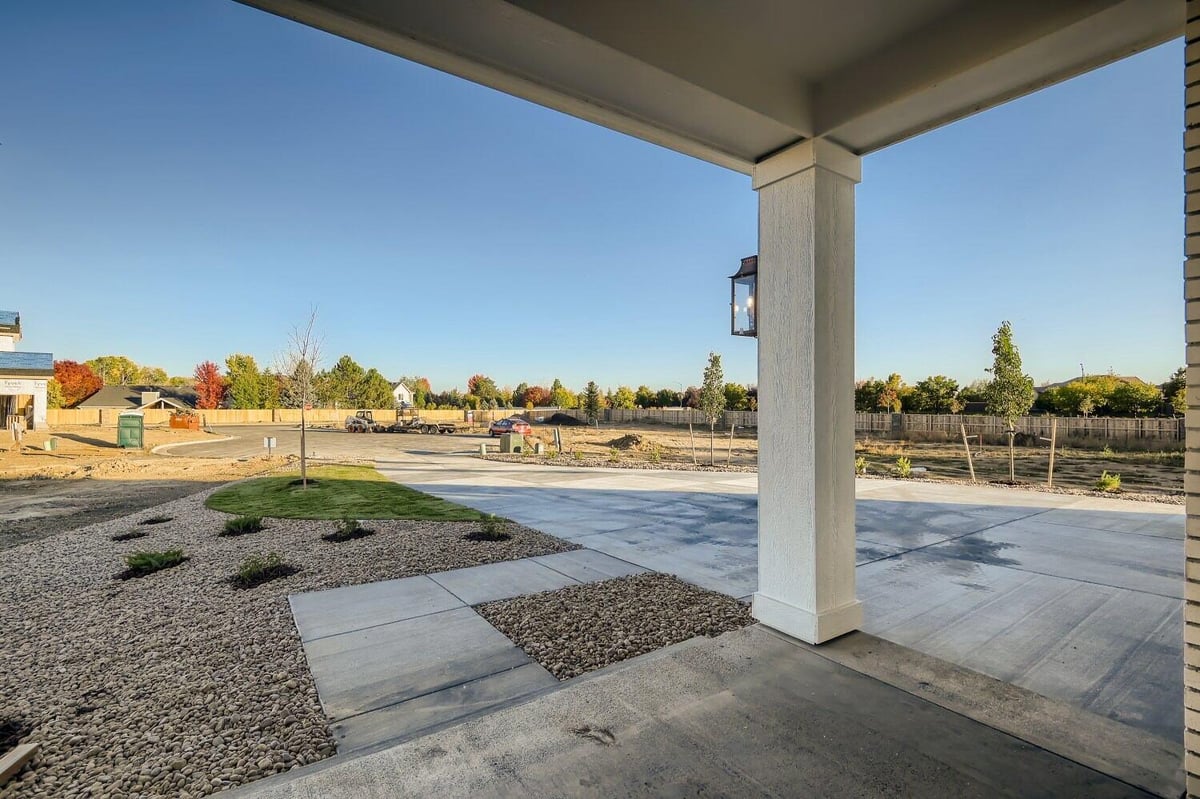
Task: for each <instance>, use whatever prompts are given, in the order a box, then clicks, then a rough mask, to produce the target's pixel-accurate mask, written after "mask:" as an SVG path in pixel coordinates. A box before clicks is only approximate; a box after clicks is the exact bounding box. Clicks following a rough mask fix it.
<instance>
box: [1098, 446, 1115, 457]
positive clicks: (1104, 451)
mask: <svg viewBox="0 0 1200 799" xmlns="http://www.w3.org/2000/svg"><path fill="white" fill-rule="evenodd" d="M1100 454H1101V455H1103V456H1104V457H1106V458H1111V457H1112V456H1114V455H1116V454H1117V453H1115V452H1113V448H1112V447H1110V446H1109V445H1108V444H1105V445H1104V449H1102V450H1100Z"/></svg>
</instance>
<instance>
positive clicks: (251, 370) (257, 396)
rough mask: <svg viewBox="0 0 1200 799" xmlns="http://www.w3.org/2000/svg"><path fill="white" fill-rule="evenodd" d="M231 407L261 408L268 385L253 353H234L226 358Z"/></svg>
mask: <svg viewBox="0 0 1200 799" xmlns="http://www.w3.org/2000/svg"><path fill="white" fill-rule="evenodd" d="M225 374H226V376H227V379H228V382H229V387H228V397H229V407H230V408H261V407H263V406H264V405H265V401H264V398H263V390H264V389H265V388H266V387H267V386H266V383H265V381H264V380H263V375H262V373H261V372H259V371H258V364H257V363H255V361H254V356H253V355H242V354H240V353H234V354H233V355H230V356H229V357H228V358H226V359H225Z"/></svg>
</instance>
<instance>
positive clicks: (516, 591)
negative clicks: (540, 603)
mask: <svg viewBox="0 0 1200 799" xmlns="http://www.w3.org/2000/svg"><path fill="white" fill-rule="evenodd" d="M429 578H430V579H431V580H433V581H434V582H436V583H437V584H438V585H440V586H442V587H443V588H445V589H446V590H447V591H449V592H450V593H452V594H454V596H456V597H457V598H458V599H460V600H462V601H463V602H464V603H466V604H468V605H478V604H479V603H481V602H494V601H496V600H497V599H508V598H510V597H514V596H521V595H522V594H536V593H537V592H539V591H553V590H554V589H555V588H563V587H564V586H568V585H575V584H576V583H577V582H578V581H577V580H574V579H572V578H570V577H568V576H566V575H565V574H563V573H561V572H557V571H555V570H554V569H551V568H549V567H548V566H543V565H542V564H540V563H537V562H535V561H534V560H533V559H531V558H525V559H523V560H506V561H503V562H501V563H488V564H485V565H483V566H472V567H470V568H467V569H455V570H454V571H448V572H439V573H438V574H431V575H429Z"/></svg>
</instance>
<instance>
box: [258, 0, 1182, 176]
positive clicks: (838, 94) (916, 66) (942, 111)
mask: <svg viewBox="0 0 1200 799" xmlns="http://www.w3.org/2000/svg"><path fill="white" fill-rule="evenodd" d="M241 2H245V3H246V4H248V5H251V6H255V7H258V8H261V9H264V10H266V11H270V12H272V13H275V14H278V15H280V16H283V17H287V18H290V19H294V20H297V21H299V22H302V23H304V24H306V25H310V26H312V27H315V28H319V29H321V30H325V31H328V32H330V33H333V34H336V35H338V36H343V37H345V38H347V39H351V40H354V41H358V42H361V43H363V44H366V45H369V46H371V47H375V48H377V49H379V50H383V51H386V52H389V53H394V54H395V55H398V56H402V57H404V58H407V59H411V60H413V61H416V62H419V63H422V64H426V65H428V66H431V67H434V68H436V69H440V70H443V71H445V72H448V73H451V74H454V75H458V76H460V77H463V78H466V79H467V80H471V81H475V82H476V83H480V84H483V85H485V86H490V87H492V88H495V89H498V90H500V91H503V92H507V93H509V94H512V95H515V96H517V97H522V98H524V99H526V100H530V101H532V102H535V103H539V104H541V105H544V106H547V107H550V108H554V109H557V110H559V111H563V112H565V113H568V114H571V115H573V116H577V117H580V118H582V119H587V120H590V121H592V122H596V123H598V124H600V125H604V126H605V127H608V128H612V129H614V130H618V131H621V132H624V133H628V134H630V135H633V136H637V137H639V138H642V139H646V140H648V141H652V142H655V143H657V144H661V145H663V146H666V147H669V148H671V149H674V150H678V151H680V152H683V153H687V154H690V155H693V156H696V157H698V158H702V159H704V160H707V161H711V162H713V163H716V164H720V165H722V166H726V167H729V168H731V169H735V170H738V171H741V172H746V173H749V172H750V171H751V169H752V167H753V165H754V164H755V163H757V162H758V161H760V160H762V159H763V158H765V157H767V156H769V155H771V154H773V153H775V152H778V151H780V150H782V149H784V148H786V147H788V146H790V145H792V144H795V143H797V142H800V141H804V140H806V139H810V138H815V137H822V138H825V139H828V140H830V141H832V142H835V143H837V144H839V145H841V146H843V147H845V148H846V149H848V150H850V151H852V152H854V153H857V154H859V155H865V154H867V153H870V152H872V151H874V150H877V149H879V148H881V147H885V146H887V145H889V144H893V143H895V142H897V141H900V140H902V139H905V138H908V137H911V136H914V135H916V134H918V133H921V132H923V131H926V130H929V129H931V128H935V127H937V126H939V125H943V124H946V123H948V122H952V121H954V120H956V119H960V118H962V117H964V116H967V115H970V114H973V113H975V112H976V111H980V110H983V109H986V108H989V107H992V106H994V105H997V104H999V103H1002V102H1005V101H1006V100H1010V99H1012V98H1014V97H1019V96H1021V95H1023V94H1027V93H1029V92H1031V91H1034V90H1036V89H1038V88H1040V87H1042V86H1046V85H1048V84H1051V83H1055V82H1057V81H1061V80H1064V79H1066V78H1069V77H1072V76H1074V75H1078V74H1080V73H1083V72H1086V71H1088V70H1090V69H1093V68H1095V67H1097V66H1100V65H1103V64H1106V63H1108V62H1111V61H1114V60H1117V59H1120V58H1122V57H1124V56H1127V55H1130V54H1132V53H1134V52H1137V51H1139V50H1143V49H1146V48H1148V47H1152V46H1154V45H1157V44H1160V43H1162V42H1164V41H1167V40H1168V39H1171V38H1173V37H1176V36H1180V35H1182V34H1183V31H1184V22H1185V20H1184V16H1185V7H1184V4H1183V3H1182V2H1178V0H1005V1H1004V2H991V1H989V0H903V2H897V0H748V1H747V2H730V0H653V2H647V0H598V1H596V2H565V1H564V0H453V2H432V1H431V0H241Z"/></svg>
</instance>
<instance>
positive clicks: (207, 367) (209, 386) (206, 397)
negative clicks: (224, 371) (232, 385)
mask: <svg viewBox="0 0 1200 799" xmlns="http://www.w3.org/2000/svg"><path fill="white" fill-rule="evenodd" d="M196 395H197V396H196V407H197V408H200V409H201V410H206V411H210V410H212V409H213V408H219V407H221V400H223V399H225V378H224V377H222V376H221V368H220V367H219V366H217V365H216V364H215V363H213V362H212V361H204V362H203V363H200V364H197V365H196Z"/></svg>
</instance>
